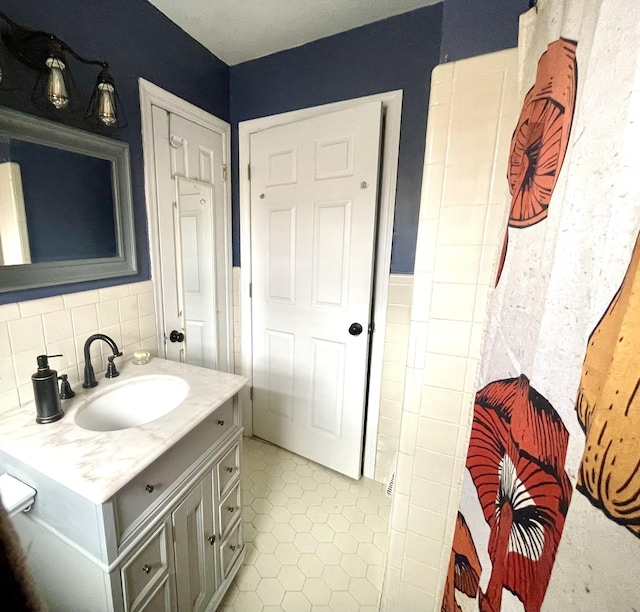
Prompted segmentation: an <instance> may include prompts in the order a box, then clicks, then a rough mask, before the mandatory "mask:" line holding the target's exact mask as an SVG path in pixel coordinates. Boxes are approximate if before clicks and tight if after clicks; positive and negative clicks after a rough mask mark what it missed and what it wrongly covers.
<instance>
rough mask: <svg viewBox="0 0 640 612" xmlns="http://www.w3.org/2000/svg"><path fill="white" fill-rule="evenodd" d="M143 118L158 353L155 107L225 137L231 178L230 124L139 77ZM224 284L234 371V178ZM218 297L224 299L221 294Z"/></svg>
mask: <svg viewBox="0 0 640 612" xmlns="http://www.w3.org/2000/svg"><path fill="white" fill-rule="evenodd" d="M138 84H139V91H140V119H141V123H142V154H143V160H144V189H145V196H146V197H145V199H146V209H147V230H148V235H149V252H150V257H151V279H152V281H153V290H154V297H155V303H156V328H157V339H158V355H160V356H163V355H164V354H165V345H166V341H165V337H164V303H163V299H162V274H161V270H162V265H161V260H160V238H159V231H158V196H157V189H156V185H157V182H156V169H155V154H154V145H153V116H152V110H151V109H152V106H157V107H159V108H162V109H163V110H165V111H167V112H169V113H174V114H176V115H180V116H181V117H183V118H185V119H188V120H189V121H192V122H193V123H197V124H198V125H200V126H202V127H205V128H207V129H209V130H211V131H212V132H215V133H217V134H220V136H221V137H222V163H223V164H224V165H225V166H226V176H227V177H231V125H230V124H228V123H227V122H226V121H223V120H222V119H219V118H218V117H216V116H214V115H211V114H210V113H207V112H206V111H204V110H202V109H201V108H198V107H197V106H194V105H193V104H191V103H190V102H187V101H186V100H183V99H182V98H179V97H178V96H176V95H174V94H172V93H170V92H168V91H165V90H164V89H162V88H161V87H158V86H157V85H154V84H153V83H151V82H150V81H147V80H146V79H143V78H139V79H138ZM223 197H224V200H223V201H224V213H223V220H222V222H223V223H224V230H225V231H224V235H225V244H224V286H225V295H224V299H225V301H226V317H225V319H226V320H225V321H224V323H225V325H226V326H227V343H226V345H227V346H226V353H227V354H226V358H227V363H228V364H229V368H230V370H231V371H233V358H234V353H233V284H232V278H233V260H232V246H231V181H230V178H227V179H226V180H225V182H224V196H223ZM218 299H221V297H220V296H218Z"/></svg>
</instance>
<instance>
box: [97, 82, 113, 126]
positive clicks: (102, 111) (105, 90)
mask: <svg viewBox="0 0 640 612" xmlns="http://www.w3.org/2000/svg"><path fill="white" fill-rule="evenodd" d="M98 91H99V93H98V119H99V120H100V121H101V122H102V123H104V125H106V126H111V125H113V124H114V123H115V122H116V121H117V117H116V107H115V104H114V97H113V92H114V88H113V85H111V84H110V83H98Z"/></svg>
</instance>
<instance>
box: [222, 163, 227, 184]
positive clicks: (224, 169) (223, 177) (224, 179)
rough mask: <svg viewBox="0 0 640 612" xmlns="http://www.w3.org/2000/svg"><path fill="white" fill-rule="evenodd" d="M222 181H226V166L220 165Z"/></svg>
mask: <svg viewBox="0 0 640 612" xmlns="http://www.w3.org/2000/svg"><path fill="white" fill-rule="evenodd" d="M222 180H223V181H226V180H227V164H222Z"/></svg>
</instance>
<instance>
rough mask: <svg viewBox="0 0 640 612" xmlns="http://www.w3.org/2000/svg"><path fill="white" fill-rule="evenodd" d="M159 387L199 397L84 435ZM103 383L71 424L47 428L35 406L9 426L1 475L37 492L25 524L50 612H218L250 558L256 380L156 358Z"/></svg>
mask: <svg viewBox="0 0 640 612" xmlns="http://www.w3.org/2000/svg"><path fill="white" fill-rule="evenodd" d="M154 377H158V380H160V379H161V378H162V379H163V380H168V379H169V378H171V377H175V378H176V379H180V380H181V381H183V382H185V383H186V384H187V385H188V390H187V391H186V395H185V397H184V399H183V400H182V402H181V403H179V405H178V406H177V407H176V408H174V409H173V410H171V411H170V412H168V413H167V414H166V415H165V416H162V417H160V418H158V419H156V420H152V421H150V422H148V423H145V424H142V425H139V426H133V427H127V428H124V429H116V430H113V431H91V430H88V429H84V428H82V427H80V426H79V425H78V424H76V416H77V415H78V414H81V413H82V411H83V410H86V409H87V407H88V406H90V405H91V403H92V402H93V401H94V400H96V399H101V401H102V400H103V399H104V397H107V394H109V393H110V392H112V391H113V390H117V391H118V393H120V394H121V393H122V390H123V389H126V388H127V385H130V384H131V383H135V382H137V381H139V380H140V379H141V378H146V380H147V381H152V383H153V380H154ZM98 380H99V385H98V387H96V388H94V389H90V390H82V389H76V392H77V395H76V397H75V398H73V399H71V400H66V401H65V402H63V409H64V411H65V413H66V414H65V417H64V418H63V419H62V420H60V421H57V422H55V423H51V424H48V425H37V424H36V423H35V407H34V406H33V405H32V404H31V405H27V406H23V407H16V408H14V409H11V410H8V411H4V413H3V418H2V420H0V471H2V472H7V473H9V474H11V475H12V476H14V477H16V478H18V479H19V480H21V481H23V482H25V483H26V484H28V485H30V486H32V487H33V488H34V489H36V491H37V495H36V501H35V503H34V505H33V507H32V509H31V510H30V511H29V512H28V513H22V514H19V515H17V516H15V517H14V524H15V526H16V529H17V531H18V534H19V536H20V540H21V543H22V546H23V549H24V551H25V553H26V555H27V560H28V562H29V565H30V567H31V568H32V571H33V573H34V576H35V578H36V582H37V584H38V586H39V588H40V591H41V592H42V594H43V598H44V599H45V602H46V604H47V606H48V607H49V609H50V610H51V611H55V610H60V611H65V612H69V611H74V610H78V611H86V610H91V611H92V612H94V611H96V612H97V611H103V610H104V611H111V610H115V611H118V612H120V611H127V612H128V611H130V612H138V611H142V610H145V611H148V612H151V611H154V612H155V611H159V610H167V611H175V610H179V611H184V610H215V608H216V607H217V605H218V603H219V602H220V600H221V599H222V597H223V595H224V593H225V591H226V590H227V588H228V587H229V585H230V583H231V581H232V580H233V577H234V575H235V573H236V572H237V570H238V569H239V567H240V565H241V564H242V560H243V557H244V547H243V542H242V520H241V497H240V496H241V488H240V451H241V444H242V427H241V423H240V416H239V413H238V408H237V402H235V401H234V398H235V396H236V394H237V393H238V391H240V389H241V388H242V387H243V386H244V385H245V384H246V383H247V380H246V379H245V378H243V377H242V376H236V375H233V374H227V373H223V372H217V371H213V370H206V369H203V368H197V367H194V366H189V365H186V364H181V363H175V362H170V361H165V360H162V359H157V358H156V359H153V360H151V362H150V363H148V364H146V365H142V366H137V365H133V364H131V363H126V364H124V365H123V367H122V368H121V375H120V376H119V377H118V378H115V379H111V380H109V379H105V378H104V377H103V376H99V377H98ZM147 384H149V383H147ZM114 397H117V396H114ZM134 409H135V408H134ZM141 409H143V407H142V406H141ZM79 422H82V420H81V419H79Z"/></svg>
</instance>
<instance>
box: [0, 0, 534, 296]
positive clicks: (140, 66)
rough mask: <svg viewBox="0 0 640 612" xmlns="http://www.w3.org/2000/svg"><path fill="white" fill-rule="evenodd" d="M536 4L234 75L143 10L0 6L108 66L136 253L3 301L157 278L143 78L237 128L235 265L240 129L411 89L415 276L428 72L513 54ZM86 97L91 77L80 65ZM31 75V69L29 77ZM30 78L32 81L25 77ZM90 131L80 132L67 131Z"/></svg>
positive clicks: (13, 103)
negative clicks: (133, 262)
mask: <svg viewBox="0 0 640 612" xmlns="http://www.w3.org/2000/svg"><path fill="white" fill-rule="evenodd" d="M528 5H529V0H445V2H444V4H442V3H441V4H437V5H434V6H431V7H426V8H423V9H418V10H416V11H412V12H411V13H407V14H405V15H400V16H397V17H392V18H390V19H386V20H384V21H380V22H377V23H374V24H370V25H367V26H363V27H361V28H357V29H355V30H351V31H350V32H345V33H343V34H337V35H335V36H331V37H328V38H325V39H322V40H319V41H315V42H313V43H309V44H307V45H304V46H302V47H298V48H295V49H291V50H288V51H283V52H281V53H276V54H274V55H271V56H268V57H265V58H261V59H258V60H253V61H251V62H246V63H244V64H240V65H238V66H233V67H232V68H228V67H227V66H226V65H225V64H224V63H223V62H221V61H220V60H218V59H217V58H216V57H215V56H213V55H212V54H211V53H209V52H208V51H207V50H206V49H205V48H204V47H202V46H201V45H200V44H198V43H197V42H195V41H194V40H193V39H192V38H191V37H189V36H188V35H187V34H185V32H183V31H182V30H181V29H180V28H179V27H178V26H176V25H175V24H173V23H172V22H171V21H169V20H168V19H167V18H166V17H164V15H162V13H160V12H159V11H157V10H156V9H155V8H154V7H153V6H152V5H151V4H149V3H148V2H147V1H146V0H109V1H108V2H103V3H101V4H100V7H99V9H98V8H96V5H95V4H94V3H92V2H86V0H57V2H56V3H55V5H54V6H53V7H52V5H51V3H50V2H47V0H29V1H28V2H25V0H3V2H2V6H1V7H0V10H2V11H4V12H5V13H7V14H8V15H9V17H11V18H12V19H14V20H15V21H17V22H19V23H21V24H24V25H27V26H30V27H33V28H37V29H43V30H47V31H51V32H54V33H55V34H56V35H57V36H58V37H59V38H62V39H63V40H65V41H66V42H67V43H69V44H70V45H71V47H73V48H74V49H75V50H77V51H78V52H79V53H80V54H81V55H84V56H86V57H95V58H99V59H105V60H107V61H108V62H109V63H110V65H111V69H112V72H113V75H114V77H115V79H116V84H117V86H118V91H119V94H120V97H121V99H122V102H123V103H124V106H125V111H126V114H127V118H128V121H129V125H128V127H127V128H125V129H124V130H123V131H122V132H121V133H120V134H118V135H115V137H116V138H119V139H121V140H124V141H126V142H128V143H129V146H130V148H131V158H132V164H131V174H132V181H133V185H132V187H133V198H134V212H135V223H136V236H137V252H138V261H139V269H140V272H139V274H138V275H137V276H135V277H129V278H126V279H115V280H112V281H100V282H94V283H81V284H74V285H65V286H63V287H57V288H51V289H41V290H33V291H21V292H13V293H5V294H0V303H6V302H11V301H16V300H24V299H33V298H37V297H44V296H48V295H55V294H58V293H61V292H69V291H79V290H84V289H91V288H96V287H102V286H106V285H110V284H118V283H123V282H129V281H135V280H145V279H148V278H149V277H150V264H149V253H148V250H149V248H148V235H147V228H146V224H147V221H146V212H145V203H144V170H143V161H142V142H141V134H140V111H139V101H138V83H137V80H138V77H144V78H145V79H147V80H149V81H151V82H153V83H155V84H157V85H159V86H160V87H163V88H164V89H167V90H168V91H170V92H172V93H174V94H176V95H178V96H180V97H182V98H184V99H185V100H188V101H189V102H191V103H193V104H195V105H197V106H199V107H201V108H203V109H204V110H206V111H208V112H210V113H212V114H214V115H216V116H218V117H220V118H221V119H224V120H226V121H231V122H232V124H233V128H234V132H233V136H234V137H233V140H232V144H233V148H234V160H235V163H234V164H233V168H234V219H233V231H234V263H235V264H236V265H238V264H239V260H240V256H239V250H240V248H239V245H240V241H239V219H238V216H239V215H238V193H237V184H238V183H237V174H236V173H237V123H238V122H239V121H244V120H246V119H253V118H256V117H263V116H265V115H270V114H274V113H281V112H286V111H290V110H295V109H299V108H304V107H307V106H315V105H319V104H326V103H329V102H336V101H339V100H345V99H349V98H355V97H359V96H364V95H368V94H373V93H380V92H384V91H389V90H393V89H403V90H404V102H403V117H402V134H401V143H400V160H399V168H398V189H397V204H396V222H395V228H394V247H393V256H392V265H391V269H392V271H393V272H398V273H403V272H404V273H411V272H413V262H414V257H415V242H416V232H417V219H418V210H419V204H420V187H421V183H422V164H423V156H424V137H425V130H426V121H427V108H428V100H429V85H430V78H431V70H432V69H433V67H434V66H435V65H436V64H437V63H438V62H439V61H453V60H457V59H462V58H464V57H470V56H473V55H478V54H482V53H489V52H491V51H496V50H499V49H504V48H508V47H513V46H515V45H516V44H517V30H518V15H519V14H520V13H522V12H524V11H525V10H527V8H528ZM72 69H73V71H74V76H75V77H76V83H77V84H78V85H79V86H80V87H81V88H84V89H87V90H88V89H90V88H91V87H92V86H93V82H94V81H95V77H96V72H95V70H94V69H90V70H86V69H83V68H82V67H81V66H79V65H77V64H76V63H73V64H72ZM25 73H26V71H25ZM29 74H30V73H29ZM0 105H4V106H9V107H12V108H16V109H18V110H21V111H23V112H28V113H34V114H37V111H36V109H35V108H34V107H33V106H32V104H31V101H30V100H29V92H26V93H24V94H21V95H20V94H18V95H16V94H7V93H4V92H0ZM66 123H68V124H70V125H75V126H77V127H80V128H82V129H86V126H85V125H84V124H82V123H81V122H78V123H77V122H73V121H67V122H66Z"/></svg>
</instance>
